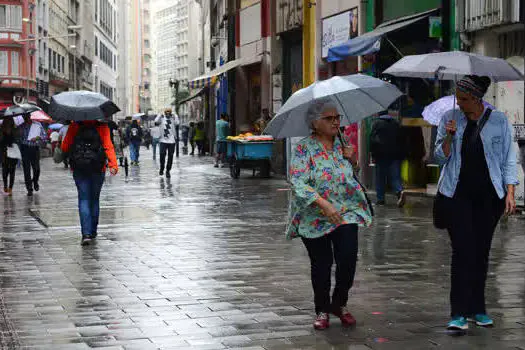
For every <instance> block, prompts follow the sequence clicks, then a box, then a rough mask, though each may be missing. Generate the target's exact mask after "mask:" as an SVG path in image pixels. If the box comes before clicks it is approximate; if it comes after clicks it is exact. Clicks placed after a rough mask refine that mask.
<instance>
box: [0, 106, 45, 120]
mask: <svg viewBox="0 0 525 350" xmlns="http://www.w3.org/2000/svg"><path fill="white" fill-rule="evenodd" d="M41 110H42V109H41V108H40V107H38V106H37V105H34V104H32V103H22V104H19V105H14V106H9V107H7V109H6V110H5V112H4V115H3V117H16V116H19V115H25V114H30V113H33V112H36V111H41Z"/></svg>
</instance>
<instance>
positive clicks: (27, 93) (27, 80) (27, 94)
mask: <svg viewBox="0 0 525 350" xmlns="http://www.w3.org/2000/svg"><path fill="white" fill-rule="evenodd" d="M26 61H27V79H26V102H27V103H29V78H30V75H31V74H30V70H31V61H30V59H29V43H27V44H26Z"/></svg>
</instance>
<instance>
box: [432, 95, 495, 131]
mask: <svg viewBox="0 0 525 350" xmlns="http://www.w3.org/2000/svg"><path fill="white" fill-rule="evenodd" d="M483 105H484V106H485V107H488V108H491V109H496V107H494V106H493V105H491V104H490V103H488V102H486V101H483ZM453 106H455V108H454V107H453ZM452 109H457V110H459V106H458V104H457V103H456V96H452V95H450V96H445V97H442V98H440V99H439V100H436V101H434V102H432V103H431V104H429V105H428V106H426V107H425V109H424V110H423V113H422V114H423V119H425V120H426V121H427V122H428V123H429V124H432V125H439V123H440V122H441V118H443V116H444V115H445V114H446V113H447V112H449V111H451V110H452Z"/></svg>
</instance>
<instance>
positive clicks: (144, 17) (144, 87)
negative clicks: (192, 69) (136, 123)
mask: <svg viewBox="0 0 525 350" xmlns="http://www.w3.org/2000/svg"><path fill="white" fill-rule="evenodd" d="M150 9H151V2H150V0H142V6H141V9H140V12H141V16H140V17H141V39H140V42H141V43H142V47H141V61H140V65H141V71H142V78H141V84H140V86H139V95H140V112H142V113H148V112H149V111H151V78H152V69H151V63H152V62H151V61H152V55H151V11H150Z"/></svg>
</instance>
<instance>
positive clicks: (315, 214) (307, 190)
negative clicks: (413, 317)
mask: <svg viewBox="0 0 525 350" xmlns="http://www.w3.org/2000/svg"><path fill="white" fill-rule="evenodd" d="M307 118H308V122H309V125H310V127H311V129H312V135H311V136H309V137H307V138H305V139H303V140H302V141H300V142H299V144H298V145H297V146H296V147H295V150H294V152H293V154H294V156H293V158H292V164H291V169H290V175H291V182H292V185H293V200H292V202H291V211H290V213H291V218H290V224H289V227H288V229H287V232H286V236H287V238H289V239H291V238H294V237H301V239H302V241H303V243H304V245H305V246H306V249H307V251H308V255H309V257H310V262H311V273H312V286H313V290H314V302H315V312H316V315H317V316H316V318H315V321H314V328H316V329H326V328H328V327H329V325H330V323H329V316H328V314H329V313H333V314H334V315H336V316H337V317H339V318H340V319H341V322H342V324H343V326H351V325H354V324H355V323H356V321H355V319H354V317H353V316H352V314H351V313H350V312H349V311H348V309H347V307H346V303H347V301H348V292H349V290H350V288H351V287H352V284H353V280H354V275H355V269H356V262H357V231H358V227H359V226H369V225H370V224H371V222H372V213H371V211H370V207H369V204H368V201H367V199H366V195H365V193H364V191H363V189H362V188H361V186H360V185H359V183H358V182H357V181H356V180H355V178H354V173H353V168H354V166H355V165H356V160H355V158H356V156H355V153H354V151H353V148H352V147H343V145H342V143H341V141H340V139H339V138H338V137H337V135H338V133H339V127H340V120H341V115H340V114H339V112H338V109H337V105H336V104H335V103H333V102H332V101H331V100H329V99H324V100H322V101H318V102H317V103H316V104H313V105H312V106H311V107H310V108H309V110H308V113H307ZM334 258H335V263H336V273H335V275H336V276H335V279H336V285H335V289H334V292H333V295H332V299H331V300H330V278H331V268H332V263H333V259H334Z"/></svg>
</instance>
